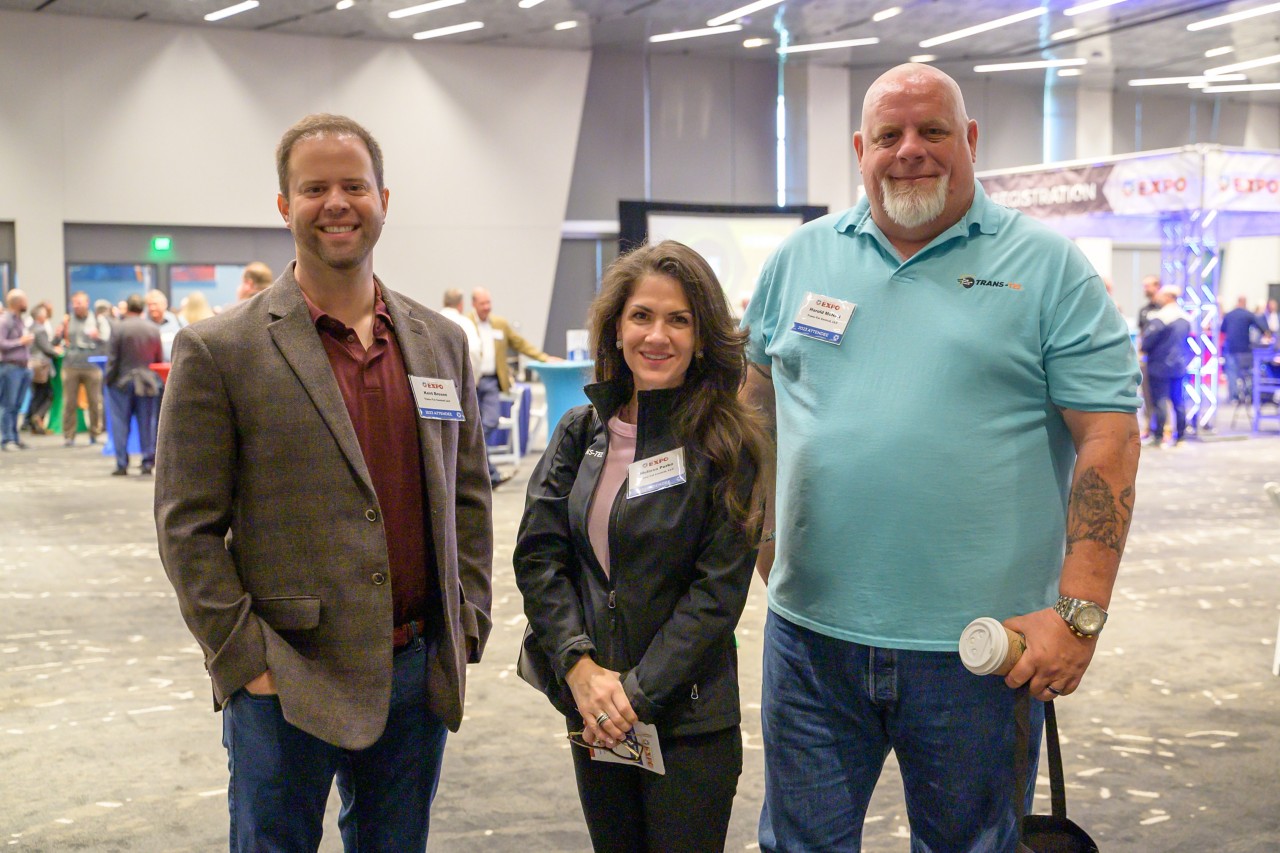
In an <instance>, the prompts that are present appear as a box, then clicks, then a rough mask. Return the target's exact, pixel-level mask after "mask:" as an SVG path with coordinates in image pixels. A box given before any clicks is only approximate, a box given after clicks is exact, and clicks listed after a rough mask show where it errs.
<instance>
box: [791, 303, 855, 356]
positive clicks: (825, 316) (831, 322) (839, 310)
mask: <svg viewBox="0 0 1280 853" xmlns="http://www.w3.org/2000/svg"><path fill="white" fill-rule="evenodd" d="M856 310H858V306H857V305H854V304H853V303H852V302H846V301H845V300H843V299H836V298H835V297H834V296H822V295H820V294H817V293H806V294H805V295H804V304H803V305H801V306H800V313H798V314H796V319H795V322H793V323H792V324H791V331H793V332H795V333H796V334H799V335H804V336H805V337H806V338H813V339H814V340H815V341H825V342H826V343H829V344H835V345H836V346H840V342H841V341H843V340H844V330H845V327H846V326H848V325H849V320H850V319H852V318H853V312H854V311H856Z"/></svg>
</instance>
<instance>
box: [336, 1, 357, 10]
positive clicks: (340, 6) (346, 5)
mask: <svg viewBox="0 0 1280 853" xmlns="http://www.w3.org/2000/svg"><path fill="white" fill-rule="evenodd" d="M354 5H356V0H338V5H337V6H334V7H333V8H335V9H337V10H338V11H339V12H341V11H343V10H344V9H350V8H351V7H352V6H354Z"/></svg>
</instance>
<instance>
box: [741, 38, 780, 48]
mask: <svg viewBox="0 0 1280 853" xmlns="http://www.w3.org/2000/svg"><path fill="white" fill-rule="evenodd" d="M766 44H773V39H760V38H755V39H746V40H744V41H743V42H742V46H743V47H764V46H765V45H766Z"/></svg>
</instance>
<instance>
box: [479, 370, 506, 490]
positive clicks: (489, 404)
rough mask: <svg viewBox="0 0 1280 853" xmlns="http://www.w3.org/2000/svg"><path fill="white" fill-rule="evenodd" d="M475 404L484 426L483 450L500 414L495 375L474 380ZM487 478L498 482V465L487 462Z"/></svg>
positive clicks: (491, 435) (494, 431) (500, 394)
mask: <svg viewBox="0 0 1280 853" xmlns="http://www.w3.org/2000/svg"><path fill="white" fill-rule="evenodd" d="M476 404H477V405H478V406H479V407H480V425H481V426H482V427H484V444H485V451H486V452H487V451H488V449H489V445H490V444H491V443H493V441H495V438H494V436H495V434H496V433H497V432H498V418H499V417H501V415H502V388H501V387H500V386H499V385H498V377H497V376H481V377H480V379H479V380H477V382H476ZM489 480H490V481H491V482H493V483H497V482H498V466H496V465H494V464H493V463H492V462H490V463H489Z"/></svg>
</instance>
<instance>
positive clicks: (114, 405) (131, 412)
mask: <svg viewBox="0 0 1280 853" xmlns="http://www.w3.org/2000/svg"><path fill="white" fill-rule="evenodd" d="M107 414H108V415H110V417H111V443H112V445H113V446H114V448H115V451H116V467H117V468H128V467H129V421H130V420H131V419H133V418H137V420H138V445H139V447H140V448H141V449H142V464H143V465H147V466H150V465H152V464H154V463H155V461H156V426H157V424H158V423H159V420H160V398H159V397H142V396H139V395H137V394H135V393H133V389H132V388H125V389H123V390H122V389H120V388H108V389H107Z"/></svg>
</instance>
